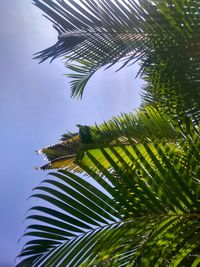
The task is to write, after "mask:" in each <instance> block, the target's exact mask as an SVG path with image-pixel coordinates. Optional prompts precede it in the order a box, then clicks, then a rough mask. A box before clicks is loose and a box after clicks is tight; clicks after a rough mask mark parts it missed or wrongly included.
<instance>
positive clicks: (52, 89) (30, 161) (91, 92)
mask: <svg viewBox="0 0 200 267" xmlns="http://www.w3.org/2000/svg"><path fill="white" fill-rule="evenodd" d="M0 12H1V14H0V53H1V57H0V76H1V78H0V81H1V82H0V121H1V130H0V147H1V160H0V170H1V179H0V188H1V193H0V214H1V220H0V224H1V227H0V236H1V239H0V267H9V266H14V258H15V256H16V255H17V253H18V252H19V250H20V248H21V245H22V244H23V242H20V243H19V244H17V241H18V239H19V238H20V237H21V235H22V234H23V231H24V228H25V223H23V220H24V218H25V212H26V210H27V209H28V208H30V206H31V204H32V201H33V200H31V201H30V200H29V201H27V198H28V197H29V196H30V194H31V190H32V188H33V187H34V186H37V185H38V184H39V183H40V181H41V180H42V179H44V178H45V176H46V173H44V172H40V171H36V170H35V169H34V168H35V166H40V165H42V164H44V162H43V160H42V158H41V157H40V156H37V155H36V153H35V152H34V151H35V150H37V149H39V148H41V147H44V146H47V145H49V144H54V143H55V142H57V141H58V139H59V137H60V136H61V135H62V134H63V133H64V132H65V131H66V130H69V131H76V130H77V129H76V124H84V125H90V124H94V123H95V122H96V123H100V122H103V121H104V120H107V119H109V118H110V117H112V116H113V115H117V114H119V113H121V112H129V111H131V110H133V109H134V108H136V107H138V106H139V102H140V96H139V88H140V87H141V81H140V80H139V79H137V80H135V79H134V77H135V75H136V72H137V67H135V66H134V67H131V68H127V69H124V70H123V71H121V72H118V73H115V72H114V70H113V69H110V70H107V71H105V72H103V71H100V72H98V73H97V74H95V75H94V77H93V78H92V79H91V81H90V82H89V84H88V86H87V88H86V91H85V94H84V97H83V99H82V100H81V101H80V100H73V99H70V91H69V85H68V81H67V78H66V77H64V75H62V74H64V73H66V72H67V70H66V69H65V68H64V65H63V64H62V63H61V61H59V60H56V61H55V62H54V63H53V64H51V65H50V64H49V63H48V62H45V63H43V64H41V65H38V64H37V62H36V61H35V60H32V55H33V53H35V52H37V51H39V50H42V49H44V48H46V47H47V46H48V45H51V44H53V43H54V42H55V41H56V32H55V31H54V30H53V29H52V27H51V23H50V22H48V21H47V20H46V19H45V18H43V17H42V16H41V12H40V10H38V9H37V8H36V7H35V6H33V5H32V4H31V0H0Z"/></svg>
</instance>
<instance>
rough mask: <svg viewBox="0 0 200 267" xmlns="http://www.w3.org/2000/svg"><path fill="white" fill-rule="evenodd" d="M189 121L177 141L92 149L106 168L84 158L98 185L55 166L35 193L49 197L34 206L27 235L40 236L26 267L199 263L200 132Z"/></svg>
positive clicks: (28, 251)
mask: <svg viewBox="0 0 200 267" xmlns="http://www.w3.org/2000/svg"><path fill="white" fill-rule="evenodd" d="M188 125H190V127H186V125H182V126H180V127H179V128H176V132H177V135H179V139H178V141H177V142H176V144H175V143H174V144H171V143H169V141H168V140H166V139H162V140H161V141H160V142H158V141H157V142H154V143H149V142H147V141H143V142H142V143H141V144H140V147H138V145H137V143H135V142H131V143H130V147H131V148H130V149H127V146H126V145H125V144H124V143H123V142H122V143H121V144H120V149H121V150H122V151H123V153H121V151H118V149H116V148H114V147H109V151H108V149H105V148H99V150H100V153H101V157H98V156H97V155H96V154H94V153H93V152H92V150H87V151H86V152H85V153H86V154H87V157H88V158H89V160H90V162H91V164H93V166H95V168H96V169H97V170H98V171H96V170H94V169H93V168H91V166H90V165H88V164H87V163H86V162H85V161H84V157H83V158H80V159H77V164H79V165H80V167H81V168H82V169H83V170H84V171H85V172H86V173H87V174H88V175H90V176H91V177H92V178H93V180H95V182H96V186H94V182H93V181H92V180H88V181H87V179H88V178H85V179H83V178H80V177H78V176H76V175H74V174H72V173H70V172H67V171H59V172H58V173H53V174H52V175H53V177H52V178H49V179H46V180H45V181H44V182H43V183H42V184H41V185H40V186H39V187H37V188H36V190H37V192H36V193H34V195H33V197H36V198H40V199H42V200H43V201H45V202H46V203H45V204H44V205H43V206H36V207H33V208H32V209H31V211H30V215H29V216H28V219H31V223H30V225H29V226H28V229H27V232H26V233H25V236H31V237H33V238H34V239H33V240H32V241H28V242H27V244H26V245H25V247H24V249H23V251H22V253H21V257H23V261H22V262H21V264H19V265H18V266H32V267H33V266H37V267H39V266H45V267H46V266H63V267H65V266H71V267H76V266H77V267H78V266H116V267H117V266H171V267H172V266H173V267H174V266H193V267H194V266H198V265H199V263H200V253H199V251H200V208H199V204H200V181H199V164H198V163H199V160H200V155H199V149H200V138H199V130H198V128H197V127H196V126H194V127H193V126H192V125H193V124H192V122H191V123H190V124H188ZM180 136H181V137H180ZM175 148H178V149H179V150H180V153H177V151H176V149H175ZM130 151H132V152H130ZM127 159H129V161H128V160H127ZM105 160H106V161H107V162H108V164H109V165H110V168H107V167H105V166H104V164H103V161H105ZM102 188H103V189H104V191H103V192H102ZM48 203H49V204H48ZM49 205H50V206H49ZM52 205H53V207H52ZM33 220H34V222H33ZM26 264H27V265H26Z"/></svg>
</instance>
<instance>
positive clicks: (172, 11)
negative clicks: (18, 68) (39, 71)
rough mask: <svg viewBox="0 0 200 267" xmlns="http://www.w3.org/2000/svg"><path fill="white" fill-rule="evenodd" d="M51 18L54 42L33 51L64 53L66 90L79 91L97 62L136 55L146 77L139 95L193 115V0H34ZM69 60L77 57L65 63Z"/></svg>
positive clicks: (199, 21)
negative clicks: (67, 71)
mask: <svg viewBox="0 0 200 267" xmlns="http://www.w3.org/2000/svg"><path fill="white" fill-rule="evenodd" d="M34 4H35V5H36V6H38V7H39V8H40V9H42V10H43V11H44V12H45V13H46V14H47V16H48V18H49V19H50V20H51V21H52V22H53V23H54V27H55V28H56V29H57V31H58V34H59V40H58V42H57V43H56V44H55V45H54V46H52V47H50V48H48V49H46V50H44V51H42V52H40V53H39V54H37V56H36V57H37V58H39V59H40V60H41V61H43V60H46V59H47V58H56V57H59V56H66V57H67V63H66V66H67V67H69V69H71V70H72V71H74V72H75V73H72V74H70V75H68V76H69V77H71V78H72V81H71V85H72V95H74V96H82V94H83V90H84V87H85V85H86V83H87V81H88V79H89V78H90V77H91V75H92V74H93V73H94V72H95V71H97V70H98V69H99V68H101V67H103V66H107V67H109V66H111V65H113V64H115V63H116V62H119V61H120V62H121V64H122V67H124V66H128V65H131V64H133V62H135V61H137V60H139V61H140V65H141V70H140V73H141V74H142V77H143V78H144V79H145V80H146V81H147V85H146V86H145V87H144V93H143V101H144V102H145V103H148V104H149V103H152V102H156V103H158V104H159V105H160V106H161V108H163V107H164V108H165V109H166V111H167V112H168V113H171V114H174V115H175V114H176V115H177V114H180V115H182V114H183V113H185V112H186V113H188V114H191V113H192V114H193V115H195V116H197V119H199V109H200V107H199V103H200V93H199V81H200V76H199V68H200V61H199V55H200V45H199V26H200V14H199V8H200V3H199V1H196V0H188V1H185V0H180V1H177V0H167V1H166V0H159V1H157V0H153V1H150V0H140V1H138V3H137V2H136V1H134V0H129V1H124V2H123V4H122V2H121V1H119V0H116V1H111V0H106V1H105V0H99V1H86V0H84V1H81V2H80V3H79V4H78V3H77V2H76V1H58V0H57V1H53V0H34ZM70 61H74V62H76V61H77V63H70Z"/></svg>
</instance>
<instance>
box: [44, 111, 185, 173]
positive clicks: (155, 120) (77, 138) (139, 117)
mask: <svg viewBox="0 0 200 267" xmlns="http://www.w3.org/2000/svg"><path fill="white" fill-rule="evenodd" d="M186 119H187V117H186ZM187 123H189V121H188V122H187ZM186 125H187V124H186ZM177 126H178V124H177V123H174V121H173V120H171V118H170V117H169V116H166V115H165V114H160V112H159V111H158V110H157V109H156V108H154V107H151V106H149V107H145V108H143V109H141V110H138V111H136V114H133V113H129V114H122V115H121V116H117V117H113V118H112V119H111V120H109V121H107V122H105V123H103V124H101V125H99V126H90V127H89V126H81V125H79V133H77V134H74V135H72V137H70V135H67V136H65V137H63V138H62V142H60V143H58V144H56V145H53V146H49V147H47V148H44V149H42V150H41V152H42V153H44V154H45V155H46V157H47V159H48V160H49V161H50V162H49V163H48V164H46V165H44V166H42V167H41V169H43V170H45V169H67V170H74V171H79V172H80V171H81V168H80V167H79V166H78V165H77V164H76V163H75V159H76V158H80V157H82V156H83V155H84V151H86V150H87V149H91V148H92V149H93V152H94V153H97V154H99V149H98V148H99V147H104V148H106V147H108V146H112V147H115V148H117V149H118V150H120V151H121V149H120V147H119V144H125V145H126V146H127V149H131V148H130V144H131V143H135V144H137V145H138V147H139V146H140V143H141V142H143V141H145V142H149V143H150V142H152V141H155V140H159V141H161V140H168V141H169V142H170V143H173V142H176V140H177V139H178V135H177V132H176V127H177ZM188 127H189V126H188ZM121 152H123V151H121ZM100 155H101V153H100ZM85 160H86V161H87V157H85Z"/></svg>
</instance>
